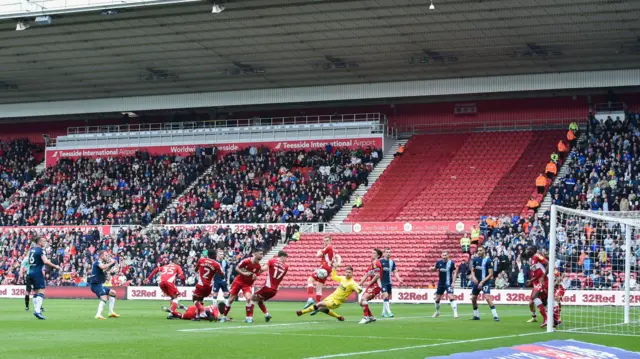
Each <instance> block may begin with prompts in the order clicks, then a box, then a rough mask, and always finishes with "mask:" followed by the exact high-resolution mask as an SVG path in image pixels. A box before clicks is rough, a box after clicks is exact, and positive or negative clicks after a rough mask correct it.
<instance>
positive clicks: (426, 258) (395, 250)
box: [282, 233, 462, 294]
mask: <svg viewBox="0 0 640 359" xmlns="http://www.w3.org/2000/svg"><path fill="white" fill-rule="evenodd" d="M331 236H332V238H333V246H334V250H335V252H336V253H337V254H339V255H340V256H341V257H342V263H343V266H342V267H341V269H340V273H343V270H344V267H345V266H347V265H350V266H352V267H353V268H354V277H355V278H356V279H357V280H359V279H360V278H361V277H362V275H363V274H364V273H365V272H366V270H367V266H368V265H369V264H370V263H371V250H372V249H373V248H380V249H384V248H385V247H389V248H391V252H392V258H393V259H394V260H395V261H396V262H397V266H398V271H399V274H400V276H401V278H402V279H403V280H404V281H405V283H406V284H407V285H409V286H412V287H426V286H427V285H428V284H429V282H430V281H432V280H436V279H437V273H434V272H431V271H430V268H431V267H433V266H434V264H435V262H436V261H437V260H438V259H439V258H440V255H441V253H442V250H445V249H446V250H449V253H451V257H452V259H454V260H455V261H456V262H459V261H460V260H461V258H462V254H461V253H460V248H459V245H458V242H459V238H458V237H459V236H455V235H449V234H445V233H439V234H432V233H430V234H427V233H376V234H371V233H367V234H355V233H341V234H332V235H331ZM322 238H323V235H322V234H305V235H304V236H303V237H302V239H301V240H300V241H299V242H294V243H289V245H287V246H286V247H285V251H287V253H288V254H289V259H288V264H289V268H290V269H289V274H287V276H286V277H285V279H284V281H283V283H282V285H283V286H286V287H299V288H302V287H306V285H307V278H308V277H309V275H310V274H311V273H312V272H313V270H315V269H317V268H319V267H320V259H319V258H317V257H316V253H317V252H318V250H319V249H322V247H323V245H324V244H323V241H322ZM327 285H328V286H332V287H335V286H336V285H337V283H335V282H333V281H331V280H329V281H327ZM325 294H326V293H325Z"/></svg>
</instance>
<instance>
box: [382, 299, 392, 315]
mask: <svg viewBox="0 0 640 359" xmlns="http://www.w3.org/2000/svg"><path fill="white" fill-rule="evenodd" d="M382 313H383V314H384V313H387V314H391V304H390V303H389V301H388V300H387V301H386V302H382Z"/></svg>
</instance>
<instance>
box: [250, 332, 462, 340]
mask: <svg viewBox="0 0 640 359" xmlns="http://www.w3.org/2000/svg"><path fill="white" fill-rule="evenodd" d="M244 333H245V334H260V335H288V336H297V337H326V338H355V339H393V340H399V339H400V340H402V339H406V340H429V341H444V342H451V341H453V340H450V339H436V338H405V337H380V336H372V335H338V334H335V335H332V334H306V333H282V332H244Z"/></svg>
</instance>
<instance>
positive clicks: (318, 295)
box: [316, 294, 322, 303]
mask: <svg viewBox="0 0 640 359" xmlns="http://www.w3.org/2000/svg"><path fill="white" fill-rule="evenodd" d="M321 301H322V294H316V303H320V302H321Z"/></svg>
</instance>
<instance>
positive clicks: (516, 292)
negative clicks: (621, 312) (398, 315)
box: [369, 288, 640, 306]
mask: <svg viewBox="0 0 640 359" xmlns="http://www.w3.org/2000/svg"><path fill="white" fill-rule="evenodd" d="M435 292H436V290H435V289H418V288H397V289H396V288H394V289H393V292H392V295H391V300H392V301H393V302H395V303H409V304H425V303H427V304H432V303H435ZM491 295H492V296H493V301H494V302H495V303H497V304H529V299H530V298H531V289H528V290H527V289H525V290H522V289H492V290H491ZM454 297H455V299H456V300H457V301H458V303H464V304H468V303H471V289H456V290H455V295H454ZM443 298H444V299H442V300H443V301H446V300H449V295H448V294H446V293H445V295H444V296H443ZM478 300H480V301H484V295H483V294H480V295H479V296H478ZM369 302H373V303H381V302H382V298H381V297H377V298H375V299H374V300H371V301H369ZM623 304H624V292H623V291H614V290H568V291H567V292H566V295H565V296H564V297H563V298H562V305H581V306H585V305H587V306H602V305H619V306H621V305H623ZM631 306H640V291H632V292H631Z"/></svg>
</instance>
